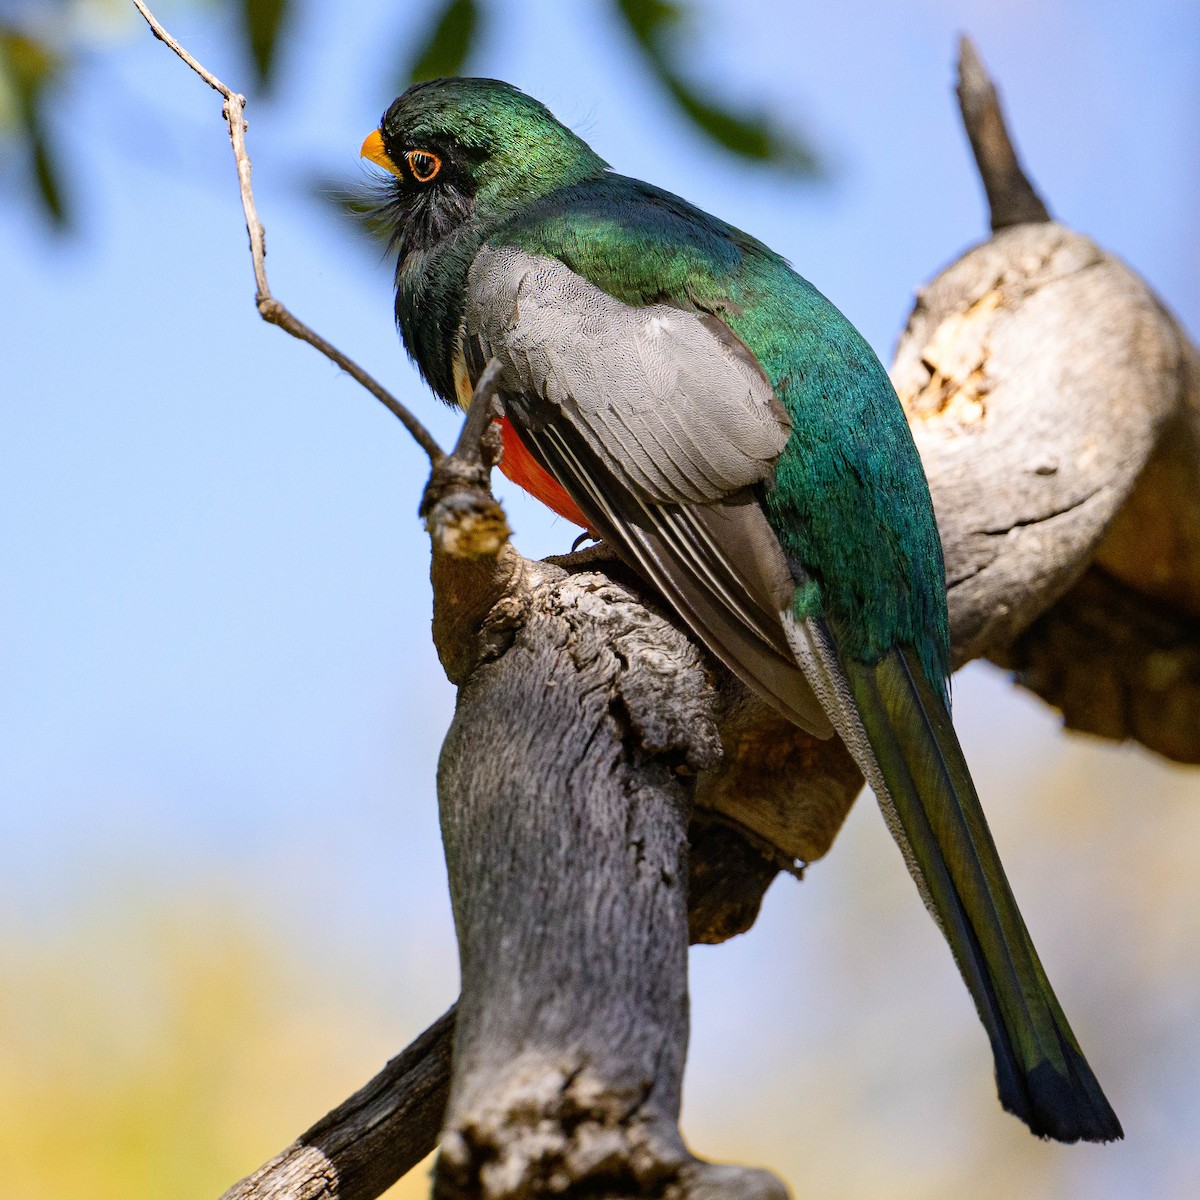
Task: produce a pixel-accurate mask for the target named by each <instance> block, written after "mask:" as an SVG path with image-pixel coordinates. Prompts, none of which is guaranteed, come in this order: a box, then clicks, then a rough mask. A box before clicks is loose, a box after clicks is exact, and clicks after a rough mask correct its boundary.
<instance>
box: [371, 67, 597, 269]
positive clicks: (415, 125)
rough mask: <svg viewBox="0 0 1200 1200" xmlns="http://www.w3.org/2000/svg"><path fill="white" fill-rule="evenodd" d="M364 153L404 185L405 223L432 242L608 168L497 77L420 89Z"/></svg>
mask: <svg viewBox="0 0 1200 1200" xmlns="http://www.w3.org/2000/svg"><path fill="white" fill-rule="evenodd" d="M362 154H363V157H364V158H367V159H370V160H371V161H372V162H375V163H377V164H379V165H380V166H382V167H384V168H385V169H386V170H388V171H390V172H391V174H392V175H393V176H394V177H395V180H396V183H395V184H391V185H390V187H391V189H392V195H391V197H390V204H391V206H392V207H393V208H394V210H395V213H396V217H397V219H398V223H400V224H402V225H403V226H404V227H406V229H407V230H408V231H409V232H410V234H411V236H413V237H416V238H418V240H419V241H420V242H422V243H425V244H428V242H429V241H430V240H431V239H436V238H438V237H441V236H445V234H446V233H447V232H449V231H450V230H451V229H453V228H454V227H455V226H457V225H459V224H461V223H462V222H463V221H465V220H466V219H468V218H469V217H470V216H471V215H473V214H477V215H480V216H492V215H504V214H506V213H508V212H513V211H518V210H519V209H520V208H521V207H523V206H525V205H527V204H529V203H530V202H531V201H533V200H535V199H537V198H538V197H539V196H543V195H545V194H546V193H548V192H551V191H553V190H555V189H556V188H559V187H563V186H565V185H567V184H570V183H574V182H576V181H578V180H581V179H585V178H588V177H589V176H595V175H599V174H602V173H603V172H604V170H605V168H606V164H605V162H604V160H603V159H601V158H600V157H599V156H598V155H597V154H595V153H594V152H593V151H592V149H591V148H590V147H589V146H588V144H587V143H586V142H585V141H583V139H582V138H580V137H578V136H577V135H576V134H574V133H572V132H571V130H569V129H568V128H567V127H566V126H565V125H563V124H562V123H561V122H560V121H558V120H557V119H556V118H555V116H554V115H553V114H552V113H551V112H550V110H549V109H548V108H546V106H545V105H544V104H541V103H540V102H539V101H537V100H534V99H533V98H532V97H531V96H527V95H525V93H524V92H522V91H520V90H519V89H518V88H515V87H513V86H512V84H510V83H504V82H502V81H501V80H498V79H434V80H431V81H430V82H429V83H418V84H415V85H414V86H413V87H411V88H409V89H408V91H407V92H405V93H404V94H403V95H402V96H400V97H399V98H398V99H397V100H395V101H393V103H392V104H391V106H390V107H389V108H388V110H387V112H385V113H384V114H383V119H382V120H381V121H380V123H379V129H378V130H376V131H375V132H374V133H372V134H371V135H370V136H369V137H368V138H367V140H366V141H365V142H364V143H363V147H362ZM400 240H401V241H404V240H406V239H405V236H404V235H403V234H402V235H401V239H400ZM402 249H403V247H402Z"/></svg>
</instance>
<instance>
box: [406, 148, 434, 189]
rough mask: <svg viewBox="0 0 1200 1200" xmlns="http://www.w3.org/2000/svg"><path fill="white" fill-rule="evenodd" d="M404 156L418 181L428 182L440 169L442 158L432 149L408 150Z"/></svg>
mask: <svg viewBox="0 0 1200 1200" xmlns="http://www.w3.org/2000/svg"><path fill="white" fill-rule="evenodd" d="M404 157H405V159H406V160H407V162H408V169H409V170H410V171H411V172H412V173H413V178H414V179H415V180H416V181H417V182H418V183H428V182H429V181H430V180H431V179H432V178H433V177H434V176H435V175H436V174H437V173H438V172H439V171H440V170H441V169H442V160H441V159H440V158H439V157H438V156H437V155H436V154H434V153H433V151H432V150H410V151H409V152H408V153H407V154H406V155H405V156H404Z"/></svg>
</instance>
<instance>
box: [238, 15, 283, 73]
mask: <svg viewBox="0 0 1200 1200" xmlns="http://www.w3.org/2000/svg"><path fill="white" fill-rule="evenodd" d="M291 15H292V10H291V4H290V3H289V0H242V35H243V37H244V38H245V39H246V46H247V48H248V49H249V51H250V57H251V58H252V59H253V61H254V70H255V73H256V74H257V76H258V86H259V87H260V88H262V89H263V90H266V89H267V88H269V87H270V86H271V80H272V78H273V72H274V70H275V59H276V54H277V52H278V50H279V40H280V34H281V33H282V32H283V31H284V29H285V28H286V27H287V25H288V24H289V22H290V21H291Z"/></svg>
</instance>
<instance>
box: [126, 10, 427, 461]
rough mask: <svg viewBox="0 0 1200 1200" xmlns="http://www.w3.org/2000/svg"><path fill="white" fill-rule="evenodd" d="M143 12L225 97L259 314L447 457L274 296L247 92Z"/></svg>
mask: <svg viewBox="0 0 1200 1200" xmlns="http://www.w3.org/2000/svg"><path fill="white" fill-rule="evenodd" d="M133 3H134V6H135V7H136V8H137V10H138V12H140V13H141V14H142V16H143V17H144V18H145V19H146V24H148V25H149V26H150V29H151V31H152V32H153V34H154V36H155V37H156V38H158V40H159V41H160V42H163V43H164V44H165V45H167V46H168V47H169V48H170V49H171V50H173V51H174V52H175V53H176V54H177V55H179V57H180V58H181V59H182V60H183V61H184V62H185V63H187V65H188V66H189V67H191V69H192V70H193V71H195V72H196V74H197V75H199V76H200V78H201V79H203V80H204V82H205V83H207V84H208V86H209V87H211V88H212V89H213V90H214V91H216V92H219V93H220V94H221V96H223V97H224V100H225V106H224V110H223V115H224V117H225V120H226V121H227V122H228V123H229V138H230V141H231V142H232V143H233V156H234V160H235V161H236V163H237V174H238V190H239V191H240V193H241V197H242V209H243V210H244V212H245V214H246V232H247V233H248V234H249V236H250V256H251V258H252V260H253V263H254V283H255V289H256V290H255V303H256V304H257V305H258V311H259V315H260V316H261V317H262V318H263V320H264V321H267V322H268V323H269V324H271V325H277V326H279V328H280V329H282V330H283V331H284V332H285V333H290V334H291V335H292V337H294V338H298V339H299V340H300V341H302V342H307V343H308V344H309V345H310V346H312V347H314V348H315V349H317V350H319V351H320V352H321V353H322V354H323V355H325V357H326V358H328V359H329V360H330V361H331V362H333V363H335V364H336V365H337V366H339V367H340V368H341V369H342V370H343V371H345V372H346V374H347V375H349V376H350V377H351V378H352V379H354V380H356V381H357V382H358V383H360V384H362V386H363V387H365V388H366V389H367V391H368V392H370V393H371V395H372V396H374V397H375V399H376V400H378V401H379V402H380V403H381V404H382V405H383V406H384V407H385V408H387V409H388V411H389V412H391V413H392V414H393V416H395V417H396V418H398V420H399V421H400V423H401V424H402V425H403V426H404V428H405V429H407V430H408V432H409V433H411V434H412V436H413V438H414V439H415V440H416V442H417V444H418V445H419V446H420V447H421V449H422V450H424V451H425V453H426V454H427V455H428V456H429V461H430V462H432V463H437V462H438V461H440V460H441V458H442V457H443V452H442V448H441V447H440V446H439V445H438V444H437V441H436V440H435V439H434V437H433V435H432V434H431V433H430V432H429V431H428V430H427V429H426V428H425V426H424V425H422V424H421V422H420V421H419V420H418V419H417V418H416V417H415V416H414V415H413V414H412V413H411V412H409V410H408V409H407V408H406V407H405V406H404V405H403V404H401V403H400V401H399V400H397V399H396V398H395V396H393V395H392V394H391V392H389V391H388V390H387V389H386V388H385V387H384V386H383V384H381V383H379V382H378V381H377V380H376V379H375V378H374V377H373V376H371V375H368V374H367V372H366V371H364V370H363V369H362V367H360V366H359V365H358V364H357V363H356V362H354V361H353V360H352V359H350V358H347V357H346V355H344V354H343V353H342V352H341V351H340V350H339V349H337V347H336V346H334V345H333V344H332V343H330V342H327V341H326V340H325V339H324V338H323V337H321V335H320V334H319V333H316V332H315V331H314V330H312V329H310V328H309V327H308V326H307V325H305V324H304V322H303V321H301V320H300V319H299V318H298V317H296V316H294V315H293V314H292V313H291V312H290V311H289V310H288V309H287V308H285V307H284V305H283V304H281V303H280V302H279V301H278V300H276V299H275V297H274V296H272V295H271V288H270V285H269V284H268V282H267V261H266V260H267V243H266V232H265V230H264V229H263V225H262V222H261V221H260V220H259V219H258V210H257V208H256V207H255V204H254V192H253V190H252V189H251V186H250V156H249V155H248V154H247V153H246V129H247V125H246V121H245V118H244V113H245V110H246V97H245V96H243V95H241V94H240V93H238V92H235V91H233V89H232V88H229V87H227V86H226V85H225V84H223V83H222V82H221V81H220V80H219V79H218V78H217V77H216V76H215V75H214V74H213V73H212V72H211V71H208V70H206V69H205V68H204V67H203V66H201V65H200V63H198V62H197V61H196V60H195V59H194V58H193V57H192V56H191V55H190V54H189V53H188V52H187V51H186V50H185V49H184V48H183V47H182V46H181V45H180V44H179V43H178V42H177V41H176V40H175V39H174V38H173V37H172V36H171V35H170V34H169V33H167V31H166V30H165V29H164V28H163V27H162V25H161V23H160V22H159V21H158V19H157V18H156V17H155V16H154V15H153V14H152V13H151V12H150V10H149V9H148V8H147V7H146V6H145V4H143V3H142V0H133Z"/></svg>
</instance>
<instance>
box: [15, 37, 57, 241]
mask: <svg viewBox="0 0 1200 1200" xmlns="http://www.w3.org/2000/svg"><path fill="white" fill-rule="evenodd" d="M0 61H2V63H3V67H4V71H5V75H6V76H7V79H8V83H9V87H10V88H11V91H12V94H13V97H14V99H15V101H16V114H15V115H16V120H17V131H18V135H19V136H20V138H21V140H22V141H23V142H24V143H25V145H26V146H27V147H28V150H29V158H30V168H31V173H32V175H33V181H34V184H35V186H36V188H37V195H38V198H39V200H40V201H41V205H42V211H43V212H44V213H45V215H46V216H47V217H49V218H50V220H51V222H52V223H53V224H55V225H56V226H58V227H59V228H65V227H66V225H67V223H68V219H69V218H68V213H67V206H66V203H65V200H64V193H63V187H62V182H61V180H62V171H61V170H60V168H59V164H58V159H57V157H56V155H55V153H54V150H53V148H52V144H51V142H50V140H49V138H47V136H46V130H45V121H44V115H45V100H46V95H47V93H48V91H49V90H50V89H51V88H52V87H53V85H54V83H55V81H56V79H57V77H58V71H59V65H60V64H59V60H58V58H57V56H56V55H55V54H54V52H53V51H52V50H50V49H49V47H47V46H45V45H44V44H43V43H41V42H39V41H38V40H37V39H35V38H33V37H31V36H30V35H29V34H27V33H23V32H21V31H20V30H17V29H13V28H10V27H6V26H0Z"/></svg>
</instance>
